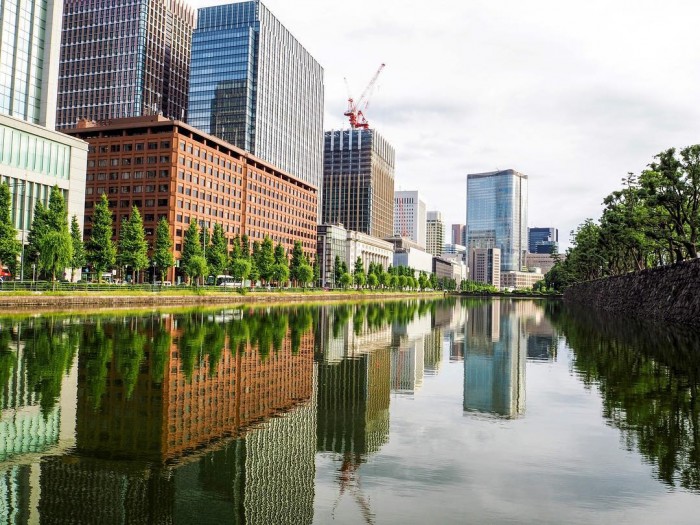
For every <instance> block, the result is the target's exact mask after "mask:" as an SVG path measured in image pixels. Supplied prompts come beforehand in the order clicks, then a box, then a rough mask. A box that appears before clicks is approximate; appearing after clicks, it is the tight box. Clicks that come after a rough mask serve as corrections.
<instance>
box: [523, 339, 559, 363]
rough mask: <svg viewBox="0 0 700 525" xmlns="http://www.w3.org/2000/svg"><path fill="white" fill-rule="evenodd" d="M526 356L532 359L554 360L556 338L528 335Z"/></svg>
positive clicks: (555, 355) (555, 356)
mask: <svg viewBox="0 0 700 525" xmlns="http://www.w3.org/2000/svg"><path fill="white" fill-rule="evenodd" d="M527 358H528V359H529V360H532V361H554V360H556V358H557V339H556V337H554V336H546V335H528V336H527Z"/></svg>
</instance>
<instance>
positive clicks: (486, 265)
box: [469, 248, 501, 288]
mask: <svg viewBox="0 0 700 525" xmlns="http://www.w3.org/2000/svg"><path fill="white" fill-rule="evenodd" d="M469 279H470V280H471V281H476V282H477V283H484V284H490V285H493V286H495V287H497V288H499V287H500V286H501V250H499V249H498V248H472V249H471V250H469Z"/></svg>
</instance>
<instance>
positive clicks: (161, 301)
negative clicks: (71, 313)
mask: <svg viewBox="0 0 700 525" xmlns="http://www.w3.org/2000/svg"><path fill="white" fill-rule="evenodd" d="M442 296H443V293H442V292H378V291H363V292H359V291H333V292H322V291H309V292H255V293H246V294H240V293H235V292H232V293H220V292H219V293H217V292H199V293H194V292H191V293H182V292H180V293H177V292H170V291H167V292H151V293H149V292H136V293H128V292H119V293H114V294H111V293H106V292H83V293H68V292H61V293H52V292H22V293H7V294H0V312H2V311H13V310H19V311H27V310H34V309H50V310H72V309H85V308H131V307H153V308H156V307H161V306H208V305H218V304H221V305H224V304H257V305H260V304H266V303H269V304H278V303H300V302H326V301H379V300H390V299H415V298H421V299H422V298H436V297H442Z"/></svg>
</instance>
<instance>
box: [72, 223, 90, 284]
mask: <svg viewBox="0 0 700 525" xmlns="http://www.w3.org/2000/svg"><path fill="white" fill-rule="evenodd" d="M70 237H71V243H72V244H73V258H72V259H71V261H70V266H71V268H73V275H71V281H75V280H76V279H75V272H76V271H77V272H78V274H80V272H81V270H82V268H83V266H85V264H86V263H87V259H86V258H85V245H84V244H83V232H82V231H80V224H78V217H76V216H75V215H73V218H72V220H71V224H70Z"/></svg>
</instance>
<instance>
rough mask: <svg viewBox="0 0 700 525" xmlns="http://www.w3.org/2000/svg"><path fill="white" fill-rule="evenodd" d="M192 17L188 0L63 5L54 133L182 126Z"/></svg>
mask: <svg viewBox="0 0 700 525" xmlns="http://www.w3.org/2000/svg"><path fill="white" fill-rule="evenodd" d="M194 24H195V11H194V9H193V8H192V7H190V6H189V5H188V4H187V3H186V1H185V0H111V1H109V2H104V1H96V0H90V1H85V0H64V14H63V34H62V40H61V65H60V77H59V88H58V114H57V116H56V122H57V128H58V129H64V128H70V127H74V126H75V125H76V124H77V122H78V120H79V119H81V118H86V119H88V120H96V121H105V120H110V119H115V118H124V117H138V116H143V115H158V114H162V115H163V116H165V117H168V118H174V119H178V120H183V121H184V120H185V117H186V115H185V111H186V109H187V92H188V79H189V65H190V51H191V45H192V31H193V30H194Z"/></svg>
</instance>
